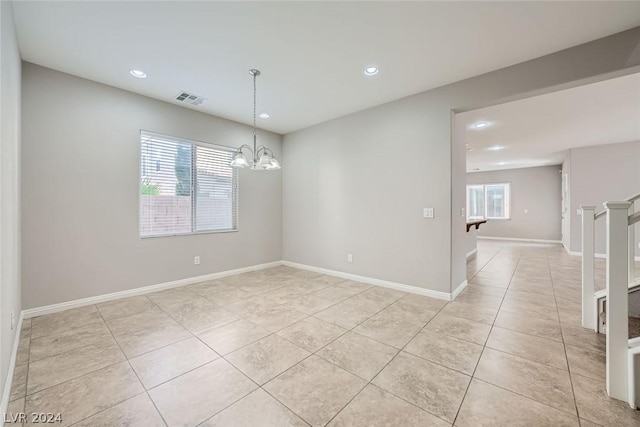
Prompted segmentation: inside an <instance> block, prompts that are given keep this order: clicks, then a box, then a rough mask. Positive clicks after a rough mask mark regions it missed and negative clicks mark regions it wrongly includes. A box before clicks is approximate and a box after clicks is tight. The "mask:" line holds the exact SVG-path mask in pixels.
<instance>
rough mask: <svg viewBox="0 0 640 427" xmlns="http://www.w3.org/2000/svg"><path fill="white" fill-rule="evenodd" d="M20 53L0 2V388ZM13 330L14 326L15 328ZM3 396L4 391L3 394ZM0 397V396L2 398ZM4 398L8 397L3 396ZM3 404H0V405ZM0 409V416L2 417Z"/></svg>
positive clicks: (15, 258)
mask: <svg viewBox="0 0 640 427" xmlns="http://www.w3.org/2000/svg"><path fill="white" fill-rule="evenodd" d="M20 68H21V62H20V53H19V52H18V44H17V41H16V35H15V29H14V26H13V10H12V6H11V3H10V2H6V1H2V2H0V386H4V384H5V381H6V380H7V372H8V371H9V362H10V359H11V355H12V349H13V341H14V337H15V334H16V333H17V328H13V329H12V325H11V312H14V313H15V316H16V322H17V320H18V316H19V314H20V310H21V302H20V295H21V291H20V197H19V193H20V79H21V75H20ZM16 326H17V325H16ZM3 392H7V390H3ZM2 394H3V393H0V395H2ZM7 397H8V395H7ZM4 403H5V402H4V401H3V404H4ZM2 409H4V408H0V413H4V411H3V410H2Z"/></svg>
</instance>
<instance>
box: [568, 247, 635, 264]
mask: <svg viewBox="0 0 640 427" xmlns="http://www.w3.org/2000/svg"><path fill="white" fill-rule="evenodd" d="M567 252H568V253H569V255H573V256H582V252H573V251H570V250H569V249H567ZM594 256H595V257H596V258H606V257H607V254H595V255H594ZM635 260H636V261H640V256H637V257H635Z"/></svg>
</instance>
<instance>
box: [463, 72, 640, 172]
mask: <svg viewBox="0 0 640 427" xmlns="http://www.w3.org/2000/svg"><path fill="white" fill-rule="evenodd" d="M457 119H459V120H462V122H463V123H464V125H465V127H466V129H467V131H466V143H467V144H468V147H469V148H471V149H473V150H472V151H467V171H468V172H473V171H474V169H480V170H481V171H487V170H498V169H514V168H522V167H531V166H544V165H557V164H560V163H562V161H563V159H564V158H565V156H566V154H567V151H566V150H568V149H570V148H577V147H586V146H590V145H603V144H615V143H619V142H631V141H640V73H638V74H632V75H629V76H625V77H619V78H616V79H611V80H606V81H603V82H598V83H594V84H590V85H585V86H579V87H575V88H572V89H567V90H563V91H559V92H554V93H550V94H546V95H541V96H536V97H533V98H527V99H523V100H519V101H514V102H509V103H506V104H500V105H496V106H493V107H487V108H482V109H479V110H473V111H469V112H466V113H461V114H458V115H457ZM480 122H483V123H487V124H488V126H486V127H484V128H480V129H477V128H474V126H473V125H474V124H477V123H480ZM496 146H500V147H503V149H500V150H491V148H492V147H493V148H495V147H496ZM500 163H504V164H500Z"/></svg>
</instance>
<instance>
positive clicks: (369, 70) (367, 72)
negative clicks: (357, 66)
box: [364, 67, 380, 76]
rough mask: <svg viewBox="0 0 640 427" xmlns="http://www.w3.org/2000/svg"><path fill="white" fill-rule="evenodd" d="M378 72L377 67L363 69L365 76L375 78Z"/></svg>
mask: <svg viewBox="0 0 640 427" xmlns="http://www.w3.org/2000/svg"><path fill="white" fill-rule="evenodd" d="M379 72H380V69H379V68H378V67H367V68H365V69H364V74H365V75H367V76H375V75H376V74H378V73H379Z"/></svg>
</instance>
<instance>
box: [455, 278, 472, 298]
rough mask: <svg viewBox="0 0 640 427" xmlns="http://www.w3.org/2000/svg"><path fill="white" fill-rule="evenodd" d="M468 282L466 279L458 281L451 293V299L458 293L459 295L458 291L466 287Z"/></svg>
mask: <svg viewBox="0 0 640 427" xmlns="http://www.w3.org/2000/svg"><path fill="white" fill-rule="evenodd" d="M468 284H469V282H467V281H466V280H465V281H464V282H462V283H460V284H459V285H458V287H457V288H455V289H454V290H453V292H452V293H451V301H453V300H455V299H456V298H457V297H458V295H460V292H462V291H464V289H465V288H466V287H467V285H468Z"/></svg>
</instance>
